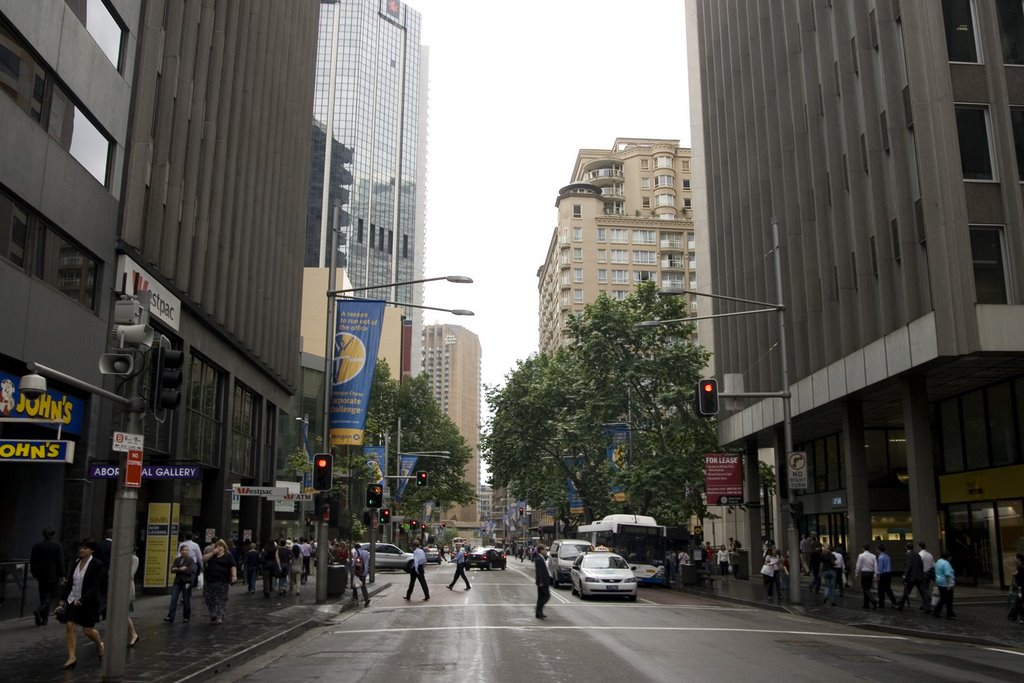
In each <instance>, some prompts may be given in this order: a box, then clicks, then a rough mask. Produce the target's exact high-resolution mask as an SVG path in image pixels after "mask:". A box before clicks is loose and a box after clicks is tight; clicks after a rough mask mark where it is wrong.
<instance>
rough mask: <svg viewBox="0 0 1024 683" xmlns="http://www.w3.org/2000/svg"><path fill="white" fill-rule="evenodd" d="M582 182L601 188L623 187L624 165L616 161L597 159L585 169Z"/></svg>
mask: <svg viewBox="0 0 1024 683" xmlns="http://www.w3.org/2000/svg"><path fill="white" fill-rule="evenodd" d="M580 180H581V181H583V182H586V183H592V184H594V185H597V186H599V187H602V188H603V187H610V186H615V185H618V186H621V185H622V164H621V163H620V162H619V161H618V160H616V159H595V160H594V161H591V162H590V163H589V164H587V165H586V166H585V167H584V168H583V177H581V178H580Z"/></svg>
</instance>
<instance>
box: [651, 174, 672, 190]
mask: <svg viewBox="0 0 1024 683" xmlns="http://www.w3.org/2000/svg"><path fill="white" fill-rule="evenodd" d="M672 185H673V182H672V176H670V175H659V176H654V187H655V188H659V187H672Z"/></svg>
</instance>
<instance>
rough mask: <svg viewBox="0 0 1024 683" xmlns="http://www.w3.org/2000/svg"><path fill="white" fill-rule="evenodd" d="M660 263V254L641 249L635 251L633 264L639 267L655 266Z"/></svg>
mask: <svg viewBox="0 0 1024 683" xmlns="http://www.w3.org/2000/svg"><path fill="white" fill-rule="evenodd" d="M657 262H658V252H656V251H646V250H640V249H634V250H633V263H634V264H637V265H644V266H648V265H650V266H653V265H654V264H655V263H657Z"/></svg>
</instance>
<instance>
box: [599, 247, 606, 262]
mask: <svg viewBox="0 0 1024 683" xmlns="http://www.w3.org/2000/svg"><path fill="white" fill-rule="evenodd" d="M597 262H598V263H607V262H608V251H607V250H606V249H598V250H597Z"/></svg>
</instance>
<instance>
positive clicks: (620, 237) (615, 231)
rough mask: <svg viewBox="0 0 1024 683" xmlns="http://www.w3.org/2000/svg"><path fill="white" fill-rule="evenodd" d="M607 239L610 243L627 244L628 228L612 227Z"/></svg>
mask: <svg viewBox="0 0 1024 683" xmlns="http://www.w3.org/2000/svg"><path fill="white" fill-rule="evenodd" d="M608 241H609V242H611V243H612V244H629V230H626V229H625V228H612V229H611V231H610V232H609V234H608Z"/></svg>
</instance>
